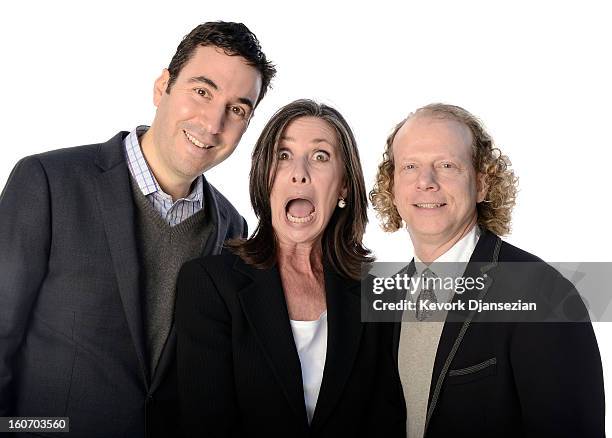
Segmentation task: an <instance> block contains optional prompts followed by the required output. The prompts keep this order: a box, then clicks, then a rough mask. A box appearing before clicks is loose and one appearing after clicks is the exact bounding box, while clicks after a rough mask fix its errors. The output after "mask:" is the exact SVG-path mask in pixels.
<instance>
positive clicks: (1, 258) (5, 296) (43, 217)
mask: <svg viewBox="0 0 612 438" xmlns="http://www.w3.org/2000/svg"><path fill="white" fill-rule="evenodd" d="M50 243H51V219H50V201H49V184H48V181H47V176H46V174H45V172H44V169H43V167H42V165H41V163H40V161H39V160H38V159H37V158H36V157H27V158H24V159H23V160H21V161H20V162H19V163H17V165H16V166H15V168H14V169H13V171H12V172H11V175H10V176H9V179H8V182H7V184H6V186H5V187H4V190H3V191H2V195H0V416H9V415H11V414H12V411H13V410H14V402H15V394H14V388H13V387H12V386H13V381H14V374H15V370H14V365H13V363H14V358H15V355H16V353H17V351H18V349H19V347H20V345H21V343H22V342H23V339H24V336H25V333H26V330H27V327H28V320H29V317H30V313H31V310H32V307H33V305H34V302H35V300H36V297H37V295H38V291H39V288H40V286H41V283H42V281H43V279H44V277H45V275H46V271H47V264H48V257H49V247H50Z"/></svg>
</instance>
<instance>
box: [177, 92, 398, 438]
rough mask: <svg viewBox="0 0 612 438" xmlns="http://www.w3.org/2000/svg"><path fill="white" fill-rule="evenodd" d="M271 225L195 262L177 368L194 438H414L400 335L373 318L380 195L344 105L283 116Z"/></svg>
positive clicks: (261, 191)
mask: <svg viewBox="0 0 612 438" xmlns="http://www.w3.org/2000/svg"><path fill="white" fill-rule="evenodd" d="M250 195H251V203H252V206H253V209H254V211H255V214H256V215H257V218H258V219H259V224H258V226H257V228H256V229H255V231H254V233H253V234H252V235H251V236H250V237H249V238H248V239H246V240H238V241H232V242H229V243H228V247H229V249H230V250H231V252H233V254H231V255H230V254H228V255H222V256H214V257H203V258H200V259H197V260H194V261H191V262H189V263H187V264H186V265H185V266H184V267H183V268H182V270H181V273H180V275H179V279H178V285H177V303H176V329H177V336H178V344H177V346H178V350H177V354H178V356H177V366H178V383H179V396H180V408H181V418H182V424H183V428H184V432H185V433H186V434H187V435H188V436H207V437H209V436H211V437H212V436H215V437H229V436H249V435H254V436H260V435H261V436H264V434H265V435H267V436H286V437H332V436H352V437H355V436H364V437H365V436H369V437H370V436H371V437H377V436H384V437H395V436H397V437H400V436H405V415H406V414H405V407H404V402H403V397H402V389H401V384H400V382H399V378H398V375H397V370H396V367H395V366H394V364H393V358H392V345H391V344H392V334H391V326H390V325H389V324H382V323H378V324H375V323H363V322H361V306H360V276H361V264H362V263H369V262H371V261H372V258H371V257H370V255H369V254H370V252H369V251H368V250H367V249H366V248H365V247H364V246H363V244H362V237H363V234H364V231H365V226H366V223H367V198H366V190H365V185H364V180H363V174H362V170H361V164H360V162H359V154H358V151H357V146H356V142H355V139H354V136H353V134H352V132H351V130H350V128H349V126H348V124H347V122H346V121H345V120H344V118H343V117H342V115H341V114H340V113H339V112H338V111H336V110H335V109H333V108H331V107H329V106H326V105H321V104H317V103H315V102H313V101H310V100H298V101H295V102H292V103H290V104H288V105H286V106H285V107H283V108H281V109H280V110H279V111H278V112H277V113H276V114H275V115H274V116H273V117H272V119H271V120H270V121H269V122H268V124H267V125H266V127H265V128H264V130H263V132H262V134H261V136H260V137H259V139H258V141H257V144H256V146H255V149H254V151H253V155H252V167H251V173H250Z"/></svg>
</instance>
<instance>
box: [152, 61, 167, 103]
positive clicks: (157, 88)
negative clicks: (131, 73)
mask: <svg viewBox="0 0 612 438" xmlns="http://www.w3.org/2000/svg"><path fill="white" fill-rule="evenodd" d="M169 79H170V72H169V71H168V69H167V68H165V69H164V70H163V71H162V74H161V75H160V76H159V77H158V78H157V79H156V80H155V84H154V85H153V104H154V105H155V106H156V107H158V106H159V103H160V102H161V99H162V96H163V95H164V93H165V92H166V89H167V88H168V80H169Z"/></svg>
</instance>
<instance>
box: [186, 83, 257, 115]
mask: <svg viewBox="0 0 612 438" xmlns="http://www.w3.org/2000/svg"><path fill="white" fill-rule="evenodd" d="M189 83H199V84H206V85H208V86H209V87H210V88H212V89H213V90H215V91H218V90H219V86H218V85H217V84H215V81H213V80H212V79H209V78H207V77H206V76H194V77H192V78H191V79H189ZM238 102H240V103H241V104H243V105H246V106H248V107H249V109H251V110H253V108H255V104H254V103H253V101H252V100H251V99H249V98H248V97H239V98H238Z"/></svg>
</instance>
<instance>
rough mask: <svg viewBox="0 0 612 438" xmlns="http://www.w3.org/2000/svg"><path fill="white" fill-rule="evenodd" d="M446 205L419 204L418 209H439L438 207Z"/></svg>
mask: <svg viewBox="0 0 612 438" xmlns="http://www.w3.org/2000/svg"><path fill="white" fill-rule="evenodd" d="M443 205H444V204H431V203H430V204H417V205H416V206H417V207H420V208H438V207H442V206H443Z"/></svg>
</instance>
